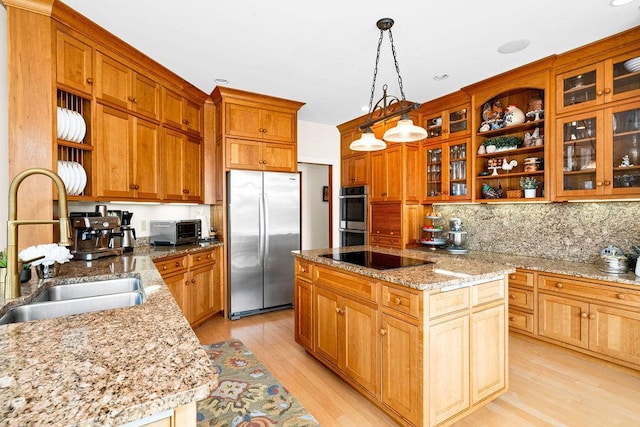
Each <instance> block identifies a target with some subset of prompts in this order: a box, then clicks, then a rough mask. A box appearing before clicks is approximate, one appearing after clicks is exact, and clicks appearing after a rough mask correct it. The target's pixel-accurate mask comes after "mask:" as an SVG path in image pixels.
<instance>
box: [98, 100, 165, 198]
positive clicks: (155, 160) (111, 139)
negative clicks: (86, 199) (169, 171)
mask: <svg viewBox="0 0 640 427" xmlns="http://www.w3.org/2000/svg"><path fill="white" fill-rule="evenodd" d="M96 123H97V126H96V127H97V129H98V134H97V138H96V155H97V157H98V158H99V159H100V161H98V162H96V168H97V172H96V177H97V194H98V196H102V197H112V198H115V199H121V198H122V199H149V200H158V199H159V198H160V188H159V182H158V176H159V165H160V155H159V142H158V141H159V140H158V138H159V129H158V126H157V125H156V124H154V123H151V122H147V121H145V120H143V119H140V118H138V117H135V116H131V115H129V114H127V113H125V112H122V111H119V110H116V109H113V108H111V107H107V106H104V105H102V104H98V108H97V121H96Z"/></svg>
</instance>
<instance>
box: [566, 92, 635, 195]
mask: <svg viewBox="0 0 640 427" xmlns="http://www.w3.org/2000/svg"><path fill="white" fill-rule="evenodd" d="M557 131H558V132H559V135H558V138H557V140H558V143H561V144H562V145H561V150H560V149H559V150H558V153H562V155H561V156H558V157H557V158H558V161H560V160H561V161H562V164H557V165H556V166H557V170H558V171H562V179H561V180H558V188H557V191H558V196H559V197H567V198H574V199H575V198H580V197H587V198H593V197H598V196H622V197H625V196H626V197H631V196H637V195H638V194H640V154H639V150H640V103H634V104H631V105H626V106H619V107H615V108H608V109H605V110H598V111H595V112H591V113H584V114H581V115H575V116H571V117H570V118H565V119H559V120H558V123H557Z"/></svg>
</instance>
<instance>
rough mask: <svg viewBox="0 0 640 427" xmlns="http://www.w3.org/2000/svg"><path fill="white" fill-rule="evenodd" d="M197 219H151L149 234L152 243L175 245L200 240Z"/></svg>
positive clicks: (199, 226) (199, 224)
mask: <svg viewBox="0 0 640 427" xmlns="http://www.w3.org/2000/svg"><path fill="white" fill-rule="evenodd" d="M201 227H202V224H201V221H200V220H199V219H187V220H180V221H151V222H150V225H149V234H150V238H149V240H150V241H151V244H152V245H163V246H175V245H186V244H190V243H191V244H193V243H198V240H200V229H201Z"/></svg>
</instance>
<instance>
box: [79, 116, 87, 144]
mask: <svg viewBox="0 0 640 427" xmlns="http://www.w3.org/2000/svg"><path fill="white" fill-rule="evenodd" d="M77 114H78V123H79V124H80V135H79V136H78V142H79V143H82V142H83V140H84V136H85V135H86V134H87V124H86V123H85V122H84V117H82V114H80V113H77Z"/></svg>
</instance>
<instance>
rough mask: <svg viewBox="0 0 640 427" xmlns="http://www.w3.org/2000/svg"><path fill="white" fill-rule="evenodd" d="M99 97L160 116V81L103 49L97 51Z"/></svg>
mask: <svg viewBox="0 0 640 427" xmlns="http://www.w3.org/2000/svg"><path fill="white" fill-rule="evenodd" d="M96 98H98V100H99V101H100V102H102V103H104V104H108V105H112V106H114V107H119V108H124V109H126V110H129V111H132V112H134V113H138V114H140V115H142V116H145V117H147V118H150V119H155V120H159V119H160V84H159V83H157V82H155V81H153V80H151V79H150V78H148V77H146V76H145V75H144V74H141V73H138V72H137V71H134V70H133V69H132V68H131V67H129V66H128V65H125V64H124V63H123V62H120V61H117V60H115V59H113V58H111V57H109V56H107V55H105V54H104V53H102V52H97V53H96Z"/></svg>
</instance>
